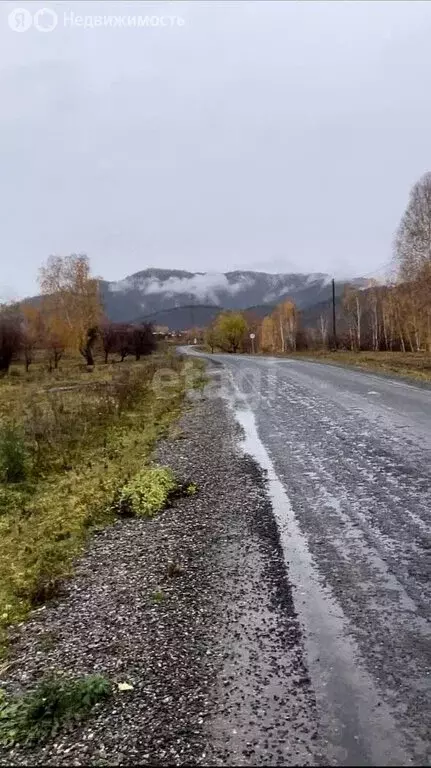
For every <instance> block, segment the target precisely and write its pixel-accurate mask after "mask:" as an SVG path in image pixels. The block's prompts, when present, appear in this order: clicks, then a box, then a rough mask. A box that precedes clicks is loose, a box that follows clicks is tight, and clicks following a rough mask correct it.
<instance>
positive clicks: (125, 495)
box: [119, 467, 177, 517]
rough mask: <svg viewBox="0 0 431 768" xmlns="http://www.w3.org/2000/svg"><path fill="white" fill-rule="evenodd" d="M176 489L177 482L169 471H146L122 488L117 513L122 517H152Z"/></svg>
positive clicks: (158, 468) (161, 468)
mask: <svg viewBox="0 0 431 768" xmlns="http://www.w3.org/2000/svg"><path fill="white" fill-rule="evenodd" d="M176 488H177V482H176V480H175V477H174V475H173V473H172V471H171V470H170V469H166V468H165V467H155V468H154V469H146V470H144V471H142V472H139V473H138V474H137V475H136V476H135V477H134V478H132V480H130V481H129V482H128V483H126V485H124V486H123V488H122V490H121V493H120V499H119V512H120V514H123V515H133V516H134V515H136V516H137V517H152V516H153V515H155V514H157V512H160V511H161V510H162V509H163V508H164V507H165V506H166V504H167V502H168V501H169V497H170V496H171V494H172V493H173V492H174V491H175V489H176Z"/></svg>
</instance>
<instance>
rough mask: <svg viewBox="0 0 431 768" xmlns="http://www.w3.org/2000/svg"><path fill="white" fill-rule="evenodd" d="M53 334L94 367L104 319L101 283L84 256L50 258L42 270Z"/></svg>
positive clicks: (43, 286)
mask: <svg viewBox="0 0 431 768" xmlns="http://www.w3.org/2000/svg"><path fill="white" fill-rule="evenodd" d="M40 286H41V290H42V293H43V294H44V295H45V297H46V299H45V304H44V306H45V312H46V315H47V319H48V325H49V328H50V334H51V336H52V337H53V338H57V339H58V340H59V341H60V342H61V343H62V344H63V345H64V346H65V347H66V348H69V349H71V350H73V351H79V352H80V353H81V354H82V355H83V357H84V358H85V360H86V361H87V364H88V365H93V364H94V357H93V346H94V342H95V340H96V337H97V329H98V327H99V325H100V323H101V320H102V316H103V308H102V304H101V301H100V295H99V284H98V281H97V280H96V279H95V278H93V277H91V274H90V262H89V260H88V258H87V256H85V255H83V254H71V255H70V256H64V257H62V256H50V258H49V259H48V261H47V263H46V265H45V266H43V267H42V268H41V270H40Z"/></svg>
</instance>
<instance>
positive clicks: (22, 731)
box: [0, 675, 112, 747]
mask: <svg viewBox="0 0 431 768" xmlns="http://www.w3.org/2000/svg"><path fill="white" fill-rule="evenodd" d="M111 693H112V686H111V683H110V682H109V681H108V680H107V679H106V678H105V677H102V676H101V675H89V676H86V677H80V678H76V679H68V678H63V677H50V678H46V679H45V680H42V681H41V682H40V683H39V684H38V686H37V687H36V688H34V689H33V690H30V691H27V692H26V693H24V694H22V695H16V696H6V694H5V693H4V692H3V691H0V744H1V745H2V746H4V747H13V746H14V745H15V744H26V745H30V744H34V743H37V742H43V741H46V740H47V739H48V738H50V737H51V736H55V734H56V733H57V731H58V730H59V728H61V726H63V725H64V724H66V723H68V722H73V721H74V722H76V721H80V720H82V719H83V718H84V717H85V716H86V715H88V714H89V712H90V711H91V709H92V708H93V707H94V705H95V704H97V702H99V701H102V700H103V699H106V698H108V697H109V696H110V695H111Z"/></svg>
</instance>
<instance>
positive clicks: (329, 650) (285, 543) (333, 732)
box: [226, 392, 411, 766]
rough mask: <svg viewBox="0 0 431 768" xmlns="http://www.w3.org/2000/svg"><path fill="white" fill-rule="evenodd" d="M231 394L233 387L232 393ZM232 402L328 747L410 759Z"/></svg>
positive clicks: (389, 759) (351, 760)
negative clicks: (269, 517) (277, 550)
mask: <svg viewBox="0 0 431 768" xmlns="http://www.w3.org/2000/svg"><path fill="white" fill-rule="evenodd" d="M226 394H227V393H226ZM228 399H229V400H230V403H231V405H233V407H234V410H235V417H236V419H237V421H238V422H239V423H240V425H241V426H242V428H243V430H244V434H245V437H244V439H243V441H242V446H241V447H242V449H243V450H244V452H245V453H247V454H249V455H251V456H252V457H253V458H254V459H255V460H256V461H257V462H258V464H259V465H260V466H261V467H262V469H264V470H265V472H266V475H267V478H268V486H269V492H270V495H271V501H272V506H273V511H274V516H275V518H276V521H277V525H278V529H279V532H280V541H281V545H282V548H283V554H284V558H285V562H286V565H287V569H288V572H289V580H290V582H291V583H292V587H293V597H294V603H295V608H296V610H297V613H298V616H299V620H300V623H301V625H302V629H303V636H304V645H305V652H306V656H307V666H308V669H309V673H310V676H311V679H312V683H313V688H314V691H315V694H316V699H317V706H318V714H319V720H320V733H321V737H322V752H323V753H324V758H325V760H328V761H329V762H330V763H331V764H335V765H345V766H353V765H408V764H410V763H411V759H410V758H409V756H408V754H407V753H406V751H405V749H404V747H403V745H402V741H401V737H400V735H399V731H398V730H397V726H396V724H395V722H394V719H393V717H392V715H391V713H390V711H389V709H388V707H387V705H386V704H385V702H384V701H382V699H381V698H380V696H379V694H378V691H377V689H376V686H375V685H374V682H373V680H372V679H371V677H370V675H369V674H368V672H367V671H366V670H365V669H364V668H363V667H362V666H361V662H360V652H359V650H358V648H357V646H356V644H355V642H354V640H353V639H352V638H351V637H350V636H349V635H348V620H347V619H346V617H345V616H344V614H343V612H342V609H341V607H340V606H339V604H338V603H337V602H336V601H335V600H334V598H333V597H332V595H331V593H330V592H329V590H327V589H325V588H324V587H323V586H322V585H321V583H320V580H319V576H318V572H317V569H316V567H315V565H314V562H313V559H312V556H311V554H310V551H309V549H308V545H307V540H306V538H305V536H304V535H303V534H302V532H301V530H300V527H299V525H298V521H297V519H296V516H295V513H294V511H293V509H292V506H291V503H290V500H289V497H288V495H287V493H286V491H285V489H284V486H283V485H282V483H281V482H280V480H279V479H278V477H277V474H276V472H275V469H274V466H273V464H272V461H271V458H270V456H269V455H268V452H267V450H266V448H265V446H264V445H263V443H262V442H261V440H260V438H259V435H258V431H257V427H256V423H255V418H254V415H253V413H252V411H251V410H250V409H249V408H248V407H247V404H246V401H245V399H244V398H243V397H242V396H241V395H240V393H238V392H237V398H236V399H235V402H234V403H232V399H231V398H230V397H229V396H228Z"/></svg>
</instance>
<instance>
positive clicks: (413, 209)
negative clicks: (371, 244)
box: [395, 173, 431, 281]
mask: <svg viewBox="0 0 431 768" xmlns="http://www.w3.org/2000/svg"><path fill="white" fill-rule="evenodd" d="M395 256H396V260H397V264H398V267H399V271H400V277H401V279H402V280H405V281H411V280H417V279H419V278H420V277H421V275H422V273H423V270H424V267H426V266H430V265H431V173H426V174H424V176H422V178H421V179H419V181H418V182H416V184H415V185H414V187H413V189H412V190H411V192H410V198H409V202H408V205H407V208H406V210H405V213H404V215H403V217H402V219H401V222H400V225H399V228H398V231H397V235H396V239H395Z"/></svg>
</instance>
